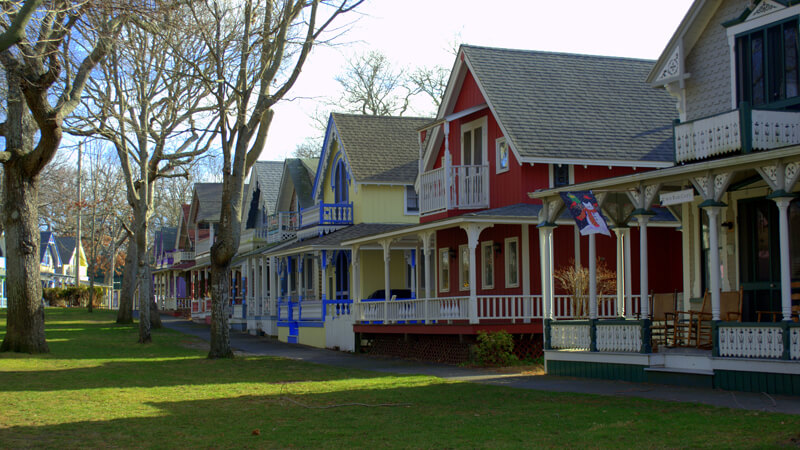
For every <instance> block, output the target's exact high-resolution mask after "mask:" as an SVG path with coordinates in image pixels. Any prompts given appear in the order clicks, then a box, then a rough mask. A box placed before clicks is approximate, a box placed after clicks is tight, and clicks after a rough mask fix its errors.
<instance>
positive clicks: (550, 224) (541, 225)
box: [536, 221, 558, 228]
mask: <svg viewBox="0 0 800 450" xmlns="http://www.w3.org/2000/svg"><path fill="white" fill-rule="evenodd" d="M557 226H558V225H556V224H555V222H549V221H544V222H541V223H539V224H538V225H536V228H555V227H557Z"/></svg>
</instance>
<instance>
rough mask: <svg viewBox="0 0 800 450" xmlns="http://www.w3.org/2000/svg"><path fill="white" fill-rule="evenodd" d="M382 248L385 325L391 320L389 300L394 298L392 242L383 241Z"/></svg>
mask: <svg viewBox="0 0 800 450" xmlns="http://www.w3.org/2000/svg"><path fill="white" fill-rule="evenodd" d="M381 247H383V289H384V291H383V294H384V299H385V300H384V304H383V323H384V324H385V323H388V320H389V299H390V298H391V297H392V284H391V279H390V278H391V267H390V266H389V263H391V261H392V254H391V252H392V248H391V247H392V241H390V240H383V241H381Z"/></svg>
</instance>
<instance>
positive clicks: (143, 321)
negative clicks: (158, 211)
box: [134, 211, 153, 344]
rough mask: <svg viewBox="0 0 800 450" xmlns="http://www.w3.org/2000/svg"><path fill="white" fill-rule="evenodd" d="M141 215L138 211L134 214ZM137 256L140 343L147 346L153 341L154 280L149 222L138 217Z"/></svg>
mask: <svg viewBox="0 0 800 450" xmlns="http://www.w3.org/2000/svg"><path fill="white" fill-rule="evenodd" d="M134 214H135V215H139V214H138V211H137V212H135V213H134ZM135 220H136V225H137V226H136V230H135V231H134V233H135V235H136V236H135V241H136V254H137V258H136V259H137V260H138V264H137V265H138V270H137V275H138V280H139V341H138V342H139V343H140V344H147V343H149V342H152V341H153V337H152V336H151V335H150V328H151V322H150V311H151V310H152V309H153V308H152V307H151V306H152V305H153V301H152V299H151V298H150V291H151V289H152V288H151V285H152V283H153V280H152V279H151V276H150V266H149V261H147V220H146V218H141V217H136V218H135Z"/></svg>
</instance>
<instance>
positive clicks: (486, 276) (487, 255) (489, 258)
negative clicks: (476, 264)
mask: <svg viewBox="0 0 800 450" xmlns="http://www.w3.org/2000/svg"><path fill="white" fill-rule="evenodd" d="M493 252H494V249H493V248H492V246H491V245H486V246H484V247H483V285H484V287H485V286H491V285H493V284H494V255H493V254H492V253H493Z"/></svg>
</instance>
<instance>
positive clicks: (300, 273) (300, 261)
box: [297, 254, 305, 302]
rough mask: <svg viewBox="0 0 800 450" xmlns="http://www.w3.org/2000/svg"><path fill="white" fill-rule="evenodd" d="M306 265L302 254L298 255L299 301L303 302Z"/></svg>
mask: <svg viewBox="0 0 800 450" xmlns="http://www.w3.org/2000/svg"><path fill="white" fill-rule="evenodd" d="M304 265H305V257H304V256H303V255H302V254H300V255H297V301H298V302H302V301H303V293H304V292H303V282H304V281H305V280H303V270H304V267H303V266H304Z"/></svg>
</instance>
